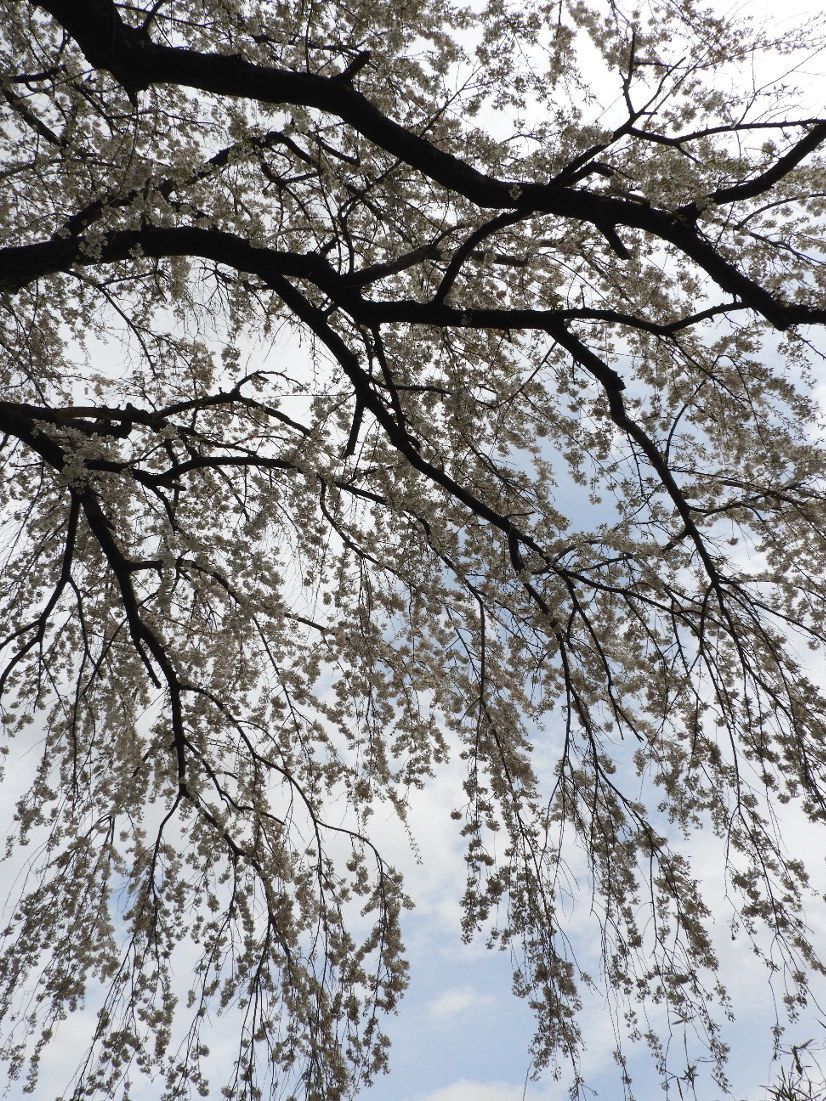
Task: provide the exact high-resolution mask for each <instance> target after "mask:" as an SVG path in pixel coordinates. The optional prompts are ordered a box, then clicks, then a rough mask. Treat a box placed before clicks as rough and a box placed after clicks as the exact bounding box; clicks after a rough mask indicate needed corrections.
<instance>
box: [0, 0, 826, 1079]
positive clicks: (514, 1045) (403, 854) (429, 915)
mask: <svg viewBox="0 0 826 1101" xmlns="http://www.w3.org/2000/svg"><path fill="white" fill-rule="evenodd" d="M743 6H744V5H738V8H740V9H741V8H742V7H743ZM752 8H753V10H754V12H755V15H756V16H757V17H758V18H759V17H760V16H761V15H762V14H764V13H765V14H766V15H767V16H769V17H771V18H772V19H774V20H777V18H778V16H777V0H773V2H772V4H771V5H770V4H769V3H768V0H756V2H755V3H754V4H753V5H752ZM813 10H816V8H814V7H813V5H812V4H811V3H809V4H803V3H799V2H789V0H784V2H783V5H782V18H783V19H793V18H795V17H796V16H797V15H802V14H805V13H806V12H807V11H813ZM18 770H19V775H20V778H21V779H22V776H23V773H24V772H25V766H24V765H23V764H22V763H20V762H18ZM460 786H461V772H460V770H459V766H458V765H457V766H454V768H453V769H447V770H445V771H443V772H442V773H441V774H440V775H439V776H438V777H437V778H436V779H435V780H434V781H433V782H432V783H430V784H428V786H427V787H426V789H425V790H423V791H421V792H417V793H414V794H413V796H412V808H411V817H410V825H411V829H412V833H413V836H414V837H415V839H416V843H417V846H418V860H417V859H416V857H415V856H414V855H413V854H411V852H410V848H409V845H408V842H407V839H406V837H405V835H404V832H403V831H402V830H401V829H400V828H399V827H398V825H397V823H396V822H395V819H394V818H393V817H392V812H391V811H390V810H389V809H388V810H387V811H386V812H385V811H383V810H379V811H378V812H377V815H376V819H375V825H374V830H375V833H376V835H378V836H382V837H383V838H384V846H383V852H384V855H385V856H386V858H387V859H388V860H389V862H391V863H394V864H396V865H397V866H399V867H401V868H402V869H403V870H404V872H405V875H406V880H407V884H408V890H409V893H410V894H411V896H412V897H413V899H414V902H415V909H414V910H413V911H410V912H408V913H406V914H405V915H403V919H402V921H403V933H404V939H405V943H406V945H407V948H408V952H409V959H410V964H411V982H410V987H409V990H408V992H407V995H406V996H405V998H404V999H403V1001H402V1003H401V1006H400V1009H399V1011H398V1013H397V1014H396V1015H395V1016H394V1017H392V1018H390V1019H389V1020H388V1022H387V1030H388V1032H389V1035H390V1038H391V1040H392V1043H393V1047H392V1051H391V1068H392V1069H391V1072H390V1073H389V1074H388V1075H386V1076H384V1077H382V1078H381V1079H379V1080H378V1081H377V1082H376V1083H375V1084H374V1085H373V1086H372V1087H369V1088H367V1089H365V1090H363V1091H362V1093H361V1095H360V1097H361V1099H362V1101H563V1099H564V1098H565V1097H566V1096H567V1090H566V1084H565V1082H560V1083H555V1082H553V1081H550V1080H548V1077H547V1076H544V1077H540V1079H539V1080H538V1081H532V1079H531V1070H532V1066H531V1060H530V1055H529V1046H530V1040H531V1036H532V1033H533V1029H534V1022H533V1018H532V1014H531V1012H530V1010H529V1009H528V1007H527V1006H526V1005H525V1004H524V1003H523V1002H522V1001H520V1000H519V999H517V998H516V997H514V996H513V995H512V994H511V970H512V969H511V964H510V960H509V958H508V956H507V954H506V953H501V952H491V951H488V950H487V949H486V948H485V947H484V945H483V944H481V943H471V944H465V943H463V941H462V938H461V934H460V918H461V915H460V906H459V903H460V898H461V894H462V890H463V885H464V878H465V869H464V862H463V858H462V844H461V840H462V839H461V838H460V836H459V824H458V823H456V822H454V821H452V820H451V818H450V810H451V809H452V807H453V805H454V801H455V792H456V791H457V790H459V789H460ZM11 805H12V802H11V798H9V800H8V802H7V803H6V804H5V806H6V807H7V808H8V807H11ZM384 814H386V820H385V821H382V820H381V816H382V815H384ZM783 828H784V835H785V836H786V838H787V841H788V846H789V849H790V851H792V852H803V853H806V852H808V853H809V854H810V855H813V856H814V857H815V858H816V866H817V868H818V869H819V872H818V874H819V876H820V879H819V881H815V883H814V886H815V887H816V888H817V890H818V891H819V893H820V895H821V898H822V897H823V896H824V894H826V868H825V867H824V862H823V859H822V855H821V854H822V851H826V846H824V844H823V840H822V839H821V838H819V837H818V836H817V835H816V834H814V832H813V831H812V830H811V828H810V827H808V826H807V824H806V823H805V822H804V821H802V819H801V818H800V816H799V815H796V814H795V813H794V812H792V811H789V813H788V815H787V818H786V820H785V821H784V827H783ZM0 836H2V832H1V831H0ZM692 851H693V855H694V857H695V859H696V861H697V865H698V867H699V868H700V869H702V872H703V879H704V881H705V882H706V883H707V884H708V886H709V890H710V893H711V897H712V898H716V900H717V905H716V907H715V913H717V912H719V915H720V918H719V922H718V924H717V927H716V934H717V938H718V942H717V947H718V953H719V956H720V959H721V964H722V978H723V980H724V982H726V984H727V986H728V988H729V991H730V993H731V995H732V999H733V1009H734V1016H735V1021H734V1023H733V1024H732V1026H731V1028H730V1030H729V1032H728V1033H727V1039H728V1040H729V1042H730V1044H731V1046H732V1059H731V1063H730V1068H729V1069H730V1078H731V1082H732V1093H733V1095H734V1096H735V1097H736V1098H738V1101H740V1099H742V1101H758V1099H759V1098H760V1097H761V1096H762V1089H761V1087H762V1086H763V1085H764V1084H765V1083H767V1082H769V1081H770V1080H772V1079H774V1078H776V1075H777V1072H778V1066H777V1064H773V1063H772V1049H771V1037H770V1028H771V1024H772V1022H773V1007H772V1003H771V997H770V994H769V990H768V987H767V985H766V981H765V975H764V973H763V971H762V969H761V967H760V965H759V964H757V963H756V961H755V960H754V959H753V957H752V956H751V953H750V950H749V948H748V946H747V945H746V944H744V943H743V942H741V941H740V942H732V941H731V939H730V935H729V928H728V921H727V912H728V906H727V903H726V900H725V897H724V888H723V867H722V863H721V860H722V857H721V847H720V845H719V843H718V842H717V840H716V839H711V838H703V837H699V838H698V839H697V840H696V842H695V843H694V846H693V850H692ZM6 874H8V869H7V870H6ZM0 875H2V869H0ZM588 917H589V915H588V913H587V905H586V906H583V927H582V930H581V932H580V938H579V940H578V944H577V947H578V949H580V950H581V951H582V952H583V953H584V956H585V960H584V962H585V963H586V965H587V962H588V961H587V954H588V953H589V952H590V953H591V954H592V956H593V957H594V963H593V964H592V966H594V967H596V953H595V946H596V944H595V942H596V937H595V935H594V931H593V927H592V926H591V925H590V924H589V922H588ZM809 920H810V924H811V925H812V928H813V929H814V931H815V935H816V938H817V940H818V942H819V943H820V944H821V945H823V948H824V954H826V909H824V907H823V906H822V905H821V906H814V907H813V908H812V909H811V911H810V913H809ZM816 993H819V995H820V1001H821V1004H822V1005H823V1006H824V1010H826V984H821V987H820V989H819V991H816ZM821 1021H826V1016H825V1015H824V1014H823V1013H821V1012H820V1011H819V1010H818V1009H817V1008H816V1007H813V1008H812V1009H811V1010H809V1011H806V1012H804V1013H803V1014H802V1015H801V1018H800V1020H799V1021H798V1022H797V1023H796V1024H795V1025H794V1026H793V1027H792V1028H791V1029H790V1030H789V1032H788V1034H787V1036H788V1042H789V1043H794V1044H798V1045H801V1044H804V1043H805V1042H806V1041H808V1040H809V1039H810V1038H811V1039H813V1040H814V1041H815V1043H816V1044H817V1043H820V1042H821V1041H822V1042H823V1043H824V1045H826V1028H824V1027H823V1025H822V1024H821ZM76 1026H77V1029H76V1030H77V1034H78V1038H79V1037H80V1035H81V1034H82V1032H83V1026H84V1022H82V1021H78V1022H77V1023H76ZM584 1033H585V1036H586V1043H587V1047H586V1051H585V1054H584V1057H583V1063H582V1069H583V1072H584V1074H585V1077H586V1078H587V1080H588V1082H589V1085H590V1086H591V1087H592V1088H593V1089H595V1090H596V1091H597V1092H598V1094H599V1096H600V1097H603V1098H610V1099H612V1101H613V1099H615V1098H617V1099H618V1098H619V1097H620V1096H621V1093H620V1088H619V1085H618V1078H617V1069H616V1066H615V1064H614V1062H613V1058H612V1048H613V1036H612V1033H611V1026H610V1019H609V1017H608V1014H607V1011H606V1009H605V1006H604V1005H600V1004H599V1003H598V1002H595V1003H594V1004H592V1005H589V1006H588V1008H587V1011H586V1014H585V1018H584ZM67 1052H71V1053H72V1054H75V1053H76V1047H75V1045H74V1043H73V1036H72V1026H70V1027H69V1029H68V1030H67V1031H66V1032H65V1033H64V1050H63V1052H62V1053H61V1052H54V1053H51V1054H49V1055H48V1056H47V1058H46V1060H45V1062H44V1078H43V1083H42V1085H41V1087H40V1088H39V1089H38V1092H37V1094H36V1095H35V1096H36V1097H38V1098H40V1097H42V1098H46V1097H51V1096H53V1095H54V1093H55V1092H57V1091H58V1090H59V1089H60V1088H62V1085H63V1084H64V1082H65V1077H66V1068H67V1065H68V1057H67V1054H66V1053H67ZM632 1073H633V1074H634V1075H635V1077H636V1076H638V1081H639V1085H640V1088H639V1093H638V1096H639V1097H640V1098H645V1099H646V1101H647V1099H648V1098H653V1097H656V1096H659V1088H658V1086H657V1085H656V1082H655V1081H654V1079H653V1078H652V1077H651V1075H650V1069H649V1062H648V1056H647V1053H646V1052H645V1051H644V1050H641V1052H640V1058H639V1059H634V1060H632ZM701 1096H702V1097H703V1101H715V1099H716V1095H715V1094H712V1093H710V1092H706V1091H704V1092H703V1093H702V1095H701Z"/></svg>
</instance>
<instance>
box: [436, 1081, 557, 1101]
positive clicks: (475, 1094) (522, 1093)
mask: <svg viewBox="0 0 826 1101" xmlns="http://www.w3.org/2000/svg"><path fill="white" fill-rule="evenodd" d="M565 1095H566V1091H565V1090H564V1089H563V1088H561V1087H557V1088H555V1089H554V1088H551V1089H547V1090H541V1089H538V1088H536V1087H535V1086H530V1085H526V1084H518V1085H515V1084H514V1083H512V1082H474V1081H471V1080H470V1079H468V1078H460V1079H459V1080H458V1081H456V1082H453V1083H451V1085H449V1086H443V1087H442V1088H441V1089H437V1090H434V1091H433V1092H432V1093H427V1094H419V1095H418V1096H417V1098H416V1101H561V1099H562V1098H563V1097H564V1096H565Z"/></svg>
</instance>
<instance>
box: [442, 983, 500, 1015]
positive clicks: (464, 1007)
mask: <svg viewBox="0 0 826 1101" xmlns="http://www.w3.org/2000/svg"><path fill="white" fill-rule="evenodd" d="M495 1000H496V999H495V998H493V997H492V995H490V994H481V993H480V992H479V991H478V990H475V989H474V988H473V987H472V986H460V987H454V988H453V989H452V990H445V992H444V993H443V994H440V995H439V997H438V998H434V999H433V1000H432V1001H431V1002H428V1005H427V1011H428V1013H429V1014H430V1016H431V1017H438V1018H440V1019H444V1018H446V1017H457V1016H459V1014H462V1013H467V1012H468V1010H473V1011H474V1012H478V1011H479V1010H480V1009H484V1008H485V1007H486V1006H490V1005H493V1003H494V1001H495Z"/></svg>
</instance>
